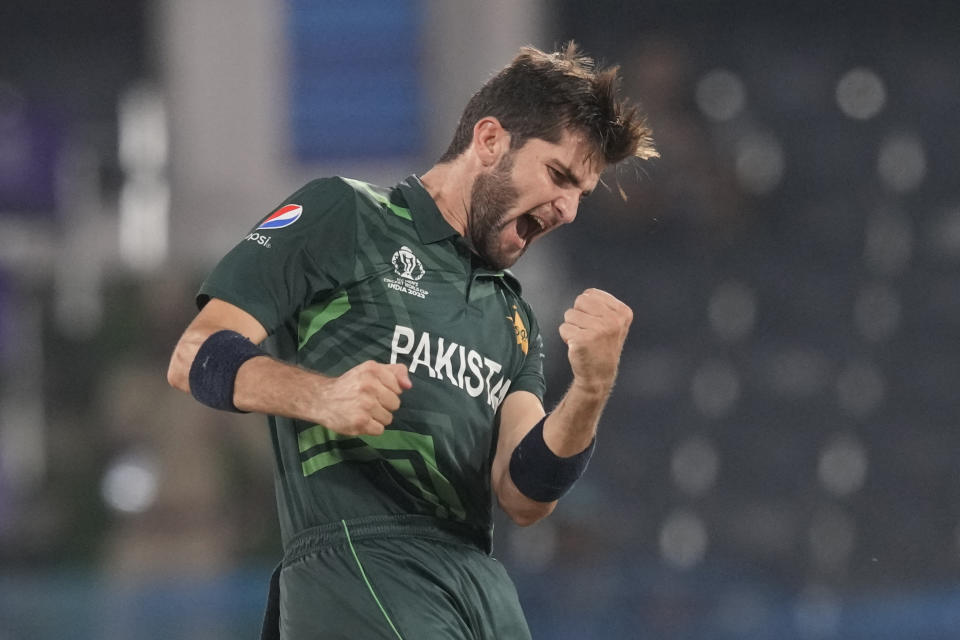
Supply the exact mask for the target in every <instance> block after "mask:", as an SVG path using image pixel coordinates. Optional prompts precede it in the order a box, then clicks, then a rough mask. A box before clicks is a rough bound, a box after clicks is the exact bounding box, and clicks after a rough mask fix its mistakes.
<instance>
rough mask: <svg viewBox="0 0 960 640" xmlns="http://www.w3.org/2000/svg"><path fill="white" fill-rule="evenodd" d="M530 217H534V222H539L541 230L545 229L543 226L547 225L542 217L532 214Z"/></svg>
mask: <svg viewBox="0 0 960 640" xmlns="http://www.w3.org/2000/svg"><path fill="white" fill-rule="evenodd" d="M530 217H531V218H533V220H534V222H536V223H537V225H538V226H539V227H540V230H541V231H542V230H543V227H544V226H546V225H544V223H543V220H541V219H540V218H538V217H537V216H534V215H531V216H530Z"/></svg>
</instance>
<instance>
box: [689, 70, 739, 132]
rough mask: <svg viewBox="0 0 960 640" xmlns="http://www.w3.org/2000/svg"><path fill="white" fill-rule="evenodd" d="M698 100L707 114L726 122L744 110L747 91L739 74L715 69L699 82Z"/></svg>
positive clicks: (718, 120)
mask: <svg viewBox="0 0 960 640" xmlns="http://www.w3.org/2000/svg"><path fill="white" fill-rule="evenodd" d="M696 100H697V106H699V107H700V111H702V112H703V114H704V115H705V116H707V117H708V118H710V119H711V120H714V121H716V122H726V121H727V120H732V119H733V118H735V117H736V116H737V115H738V114H739V113H740V112H741V111H743V107H744V105H746V103H747V92H746V89H744V86H743V81H742V80H741V79H740V77H739V76H738V75H737V74H735V73H733V72H732V71H728V70H726V69H714V70H713V71H709V72H707V73H706V74H705V75H704V76H703V77H702V78H700V80H699V81H698V82H697V89H696Z"/></svg>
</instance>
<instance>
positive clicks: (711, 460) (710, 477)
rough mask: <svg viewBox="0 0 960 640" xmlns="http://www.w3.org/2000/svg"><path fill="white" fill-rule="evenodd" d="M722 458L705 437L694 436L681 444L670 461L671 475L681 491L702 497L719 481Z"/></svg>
mask: <svg viewBox="0 0 960 640" xmlns="http://www.w3.org/2000/svg"><path fill="white" fill-rule="evenodd" d="M719 468H720V456H719V454H718V453H717V449H716V447H714V446H713V444H712V443H711V442H710V441H709V440H708V439H706V438H705V437H703V436H693V437H691V438H688V439H687V440H684V441H683V442H682V443H680V446H679V447H677V449H676V450H675V451H674V452H673V457H672V458H671V460H670V475H671V476H672V477H673V482H674V483H675V484H676V485H677V486H678V487H679V488H680V490H681V491H683V492H685V493H687V494H689V495H691V496H694V497H695V496H700V495H703V494H704V493H706V492H707V491H709V490H710V489H711V488H712V487H713V485H714V484H716V481H717V471H718V469H719Z"/></svg>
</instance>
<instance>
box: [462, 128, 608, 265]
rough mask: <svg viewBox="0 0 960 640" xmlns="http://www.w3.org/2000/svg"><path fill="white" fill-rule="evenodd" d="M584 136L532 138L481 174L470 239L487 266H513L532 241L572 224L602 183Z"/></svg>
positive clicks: (472, 195) (475, 190)
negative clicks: (582, 203)
mask: <svg viewBox="0 0 960 640" xmlns="http://www.w3.org/2000/svg"><path fill="white" fill-rule="evenodd" d="M589 151H590V147H589V145H588V144H587V143H586V142H585V141H584V139H583V138H582V136H580V135H578V134H573V133H570V132H566V133H564V135H563V137H562V138H561V139H560V141H559V142H558V143H556V144H554V143H552V142H546V141H545V140H540V139H538V138H531V139H530V140H527V142H526V143H525V144H524V145H523V146H522V147H520V148H519V149H515V150H512V151H508V152H507V153H506V155H504V156H502V157H501V158H500V161H499V162H498V163H497V164H496V165H495V166H494V167H493V168H492V169H491V170H490V171H488V172H485V173H482V174H480V175H478V176H477V178H476V180H475V181H474V183H473V188H472V190H471V193H470V211H469V214H468V225H467V235H468V236H469V238H470V242H471V243H472V244H473V248H474V250H475V251H476V252H477V253H478V254H479V255H480V257H481V258H483V259H484V260H485V261H486V262H487V264H488V265H490V266H491V267H493V268H495V269H505V268H507V267H509V266H511V265H513V264H514V263H515V262H516V261H517V260H518V259H519V258H520V256H521V255H523V252H524V251H526V250H527V247H528V246H530V244H531V243H533V241H534V240H537V239H539V238H540V237H542V236H544V235H546V234H547V233H549V232H550V231H553V230H554V229H556V228H557V227H559V226H560V225H563V224H567V223H568V222H573V220H574V218H576V216H577V207H578V206H579V204H580V199H581V198H582V197H584V196H586V195H588V194H589V193H590V192H591V191H592V190H593V188H594V187H595V186H596V184H597V182H598V181H599V180H600V171H601V167H599V166H597V165H596V163H591V162H588V156H589Z"/></svg>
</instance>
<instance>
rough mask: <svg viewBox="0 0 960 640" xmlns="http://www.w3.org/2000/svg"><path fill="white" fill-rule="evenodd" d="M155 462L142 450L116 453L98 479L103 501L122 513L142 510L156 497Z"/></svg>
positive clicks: (157, 480) (157, 486) (156, 475)
mask: <svg viewBox="0 0 960 640" xmlns="http://www.w3.org/2000/svg"><path fill="white" fill-rule="evenodd" d="M158 475H159V474H158V469H157V463H156V462H155V460H154V459H153V457H152V456H149V455H146V454H144V453H128V454H124V455H121V456H119V457H118V458H116V459H115V460H114V461H113V462H111V463H110V466H109V467H108V468H107V471H106V473H105V474H104V475H103V480H102V481H101V483H100V492H101V495H102V496H103V500H104V502H106V503H107V505H108V506H109V507H111V508H112V509H116V510H117V511H121V512H123V513H140V512H143V511H146V510H147V509H149V508H150V505H152V504H153V501H154V500H155V499H156V497H157V490H158V488H159V477H158Z"/></svg>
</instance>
